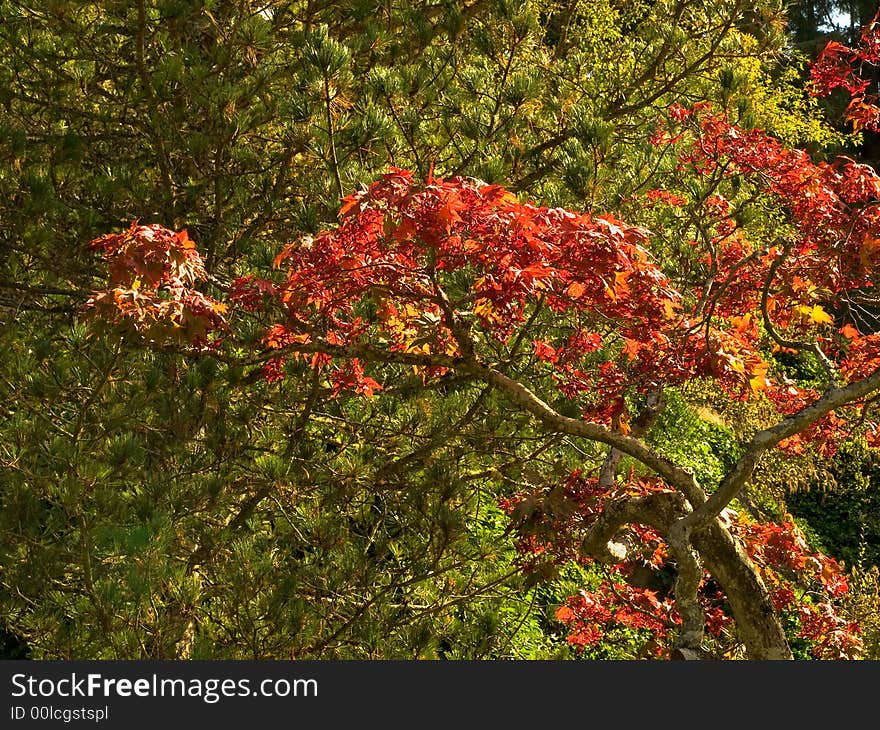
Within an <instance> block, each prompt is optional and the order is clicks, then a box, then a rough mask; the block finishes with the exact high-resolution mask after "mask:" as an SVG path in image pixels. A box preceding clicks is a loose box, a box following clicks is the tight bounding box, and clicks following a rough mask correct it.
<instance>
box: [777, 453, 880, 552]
mask: <svg viewBox="0 0 880 730" xmlns="http://www.w3.org/2000/svg"><path fill="white" fill-rule="evenodd" d="M786 504H787V505H788V508H789V509H790V510H791V512H792V513H793V514H794V515H796V516H797V517H799V518H801V520H802V521H804V522H806V523H807V524H808V525H809V527H810V529H811V530H812V532H813V533H814V534H815V535H816V536H817V537H818V539H819V543H820V544H821V546H822V547H823V549H824V550H825V551H826V552H827V553H828V554H830V555H833V556H834V557H836V558H838V559H841V560H844V561H845V562H846V564H847V565H851V566H862V567H865V568H867V567H870V566H872V565H874V566H876V565H880V461H878V454H877V452H876V450H875V449H869V448H868V447H867V446H866V445H865V444H864V443H863V442H860V441H852V442H849V443H845V444H841V447H840V450H839V451H838V453H837V454H836V455H835V457H834V460H833V464H832V466H831V468H830V470H829V474H828V479H827V480H825V481H823V482H820V483H814V484H812V485H811V487H810V488H809V489H807V490H799V491H795V492H794V493H792V494H791V495H789V496H788V498H787V499H786Z"/></svg>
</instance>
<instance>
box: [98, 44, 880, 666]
mask: <svg viewBox="0 0 880 730" xmlns="http://www.w3.org/2000/svg"><path fill="white" fill-rule="evenodd" d="M872 37H873V36H872ZM872 48H873V46H872ZM875 50H876V49H875ZM872 58H873V57H872ZM859 88H861V87H859ZM862 90H864V89H862ZM664 124H665V125H666V126H665V128H664V129H662V130H661V131H660V132H658V133H656V134H655V135H654V136H653V137H652V141H653V143H654V144H656V145H658V146H663V147H664V148H667V151H668V152H669V153H670V154H673V155H675V156H676V160H677V165H678V169H679V170H680V171H681V172H682V174H683V175H686V176H688V177H689V178H690V179H694V178H696V179H698V180H702V181H704V182H705V183H706V185H704V189H706V190H708V192H706V193H705V194H703V195H702V196H701V197H699V198H697V199H693V200H691V199H689V196H688V195H687V194H686V193H685V192H682V191H679V190H652V191H650V192H648V193H647V194H646V195H645V199H644V204H645V205H646V206H655V207H664V206H665V207H666V208H670V209H676V210H684V209H685V208H687V210H688V214H689V215H690V216H691V217H692V219H696V220H698V221H699V225H698V226H697V229H698V230H699V239H698V240H691V241H682V242H679V243H680V244H681V247H682V248H681V251H679V252H678V253H676V252H675V251H673V252H672V253H670V252H669V251H665V252H663V253H662V255H661V253H660V252H658V253H656V254H655V253H653V252H652V236H651V233H650V232H649V231H648V230H646V229H645V228H642V227H638V226H632V225H628V224H626V223H624V222H623V221H621V220H619V219H618V218H617V217H615V216H614V215H595V214H586V213H577V212H572V211H568V210H563V209H559V208H546V207H541V206H538V205H534V204H532V203H528V202H521V201H520V200H519V199H518V198H517V197H516V196H515V195H513V194H512V193H510V192H508V191H506V190H505V189H504V188H502V187H500V186H498V185H488V184H485V183H482V182H480V181H477V180H473V179H468V178H461V177H455V178H451V179H441V178H434V177H429V179H428V180H427V181H424V182H420V181H418V180H416V179H415V176H414V175H413V174H412V173H411V172H408V171H406V170H401V169H393V170H391V171H390V172H388V173H387V174H385V175H384V176H382V178H381V179H379V180H378V181H377V182H375V183H373V184H372V185H370V186H368V187H364V188H363V189H361V190H360V191H358V192H356V193H354V194H353V195H350V196H348V197H347V198H345V199H344V200H343V204H342V208H341V210H340V222H339V225H338V226H336V227H334V228H332V229H329V230H326V231H324V232H322V233H320V234H319V235H317V236H315V237H314V238H306V239H303V240H300V241H297V242H295V243H292V244H291V245H289V246H287V247H286V248H285V249H284V250H283V251H282V252H281V253H280V254H279V255H278V257H277V259H276V261H275V264H276V267H278V268H280V269H282V270H283V271H284V277H283V280H281V281H269V280H265V279H258V278H254V277H244V278H241V279H238V280H236V281H235V282H233V283H232V284H231V285H230V286H229V287H228V292H227V293H228V302H229V304H230V305H231V308H232V310H233V311H232V316H231V318H230V322H232V323H233V324H234V313H235V309H236V308H237V309H240V310H242V311H248V312H261V311H262V312H264V316H266V317H267V318H271V320H272V321H271V323H267V326H266V329H265V334H264V336H263V339H262V343H261V344H262V348H263V350H262V352H261V353H260V354H259V355H258V356H257V358H256V360H257V361H259V363H261V367H262V374H263V376H264V377H265V378H266V379H267V380H270V381H274V380H278V379H282V378H284V377H285V361H286V360H288V359H296V358H299V359H303V360H305V361H306V362H307V363H308V365H309V367H311V368H312V369H314V370H315V371H323V372H324V373H325V375H326V378H327V382H328V383H329V384H330V386H331V387H332V392H333V393H334V394H335V395H340V394H342V393H344V392H351V393H355V394H359V395H362V396H365V397H372V396H374V395H379V396H380V395H381V393H382V389H383V383H384V384H387V382H388V379H389V378H392V377H393V374H394V372H396V370H395V368H396V367H397V366H400V365H403V366H407V368H415V369H416V370H417V371H418V372H419V373H420V374H421V376H422V377H423V378H424V380H425V381H426V382H428V381H430V380H432V379H438V378H442V377H444V376H445V375H446V374H448V373H450V372H454V373H456V374H458V375H461V376H465V377H467V378H471V379H473V380H477V381H481V382H483V383H485V384H487V385H490V386H492V387H494V388H495V389H496V390H497V391H498V392H499V393H501V394H502V395H503V396H505V397H506V398H507V399H508V400H509V402H510V403H511V404H513V405H515V406H517V407H518V408H520V409H522V410H523V411H525V412H526V413H527V414H529V415H530V416H531V417H532V419H533V421H534V423H535V426H536V427H537V428H539V429H541V430H543V431H544V432H545V433H554V434H555V433H564V434H568V435H569V436H572V437H576V438H580V439H585V440H588V441H593V442H599V443H601V444H605V445H607V446H608V447H610V450H609V452H608V456H607V458H606V460H605V464H604V465H603V468H602V470H601V471H600V473H598V474H594V475H589V474H584V473H582V472H575V473H573V474H571V475H570V476H569V477H568V478H567V479H566V480H564V482H563V483H561V484H558V485H556V486H555V487H553V489H551V490H550V492H549V494H551V495H553V498H552V499H551V498H550V497H548V496H547V494H546V493H542V494H521V495H517V496H515V497H512V498H508V499H506V500H505V501H504V506H505V507H506V508H507V509H508V510H509V512H510V514H511V519H512V521H513V523H514V525H515V526H516V528H517V529H518V531H519V535H520V549H521V553H522V556H523V563H524V566H525V567H527V568H528V567H531V568H534V567H535V566H537V565H539V564H540V563H541V562H546V561H550V562H552V561H559V560H568V559H575V560H580V561H599V562H601V563H604V564H606V565H607V566H608V568H607V570H608V580H607V581H605V583H603V585H602V586H601V587H600V588H599V589H598V590H596V591H593V592H587V591H583V592H581V593H580V594H578V595H576V596H573V597H572V598H571V599H569V600H568V601H567V602H566V603H565V605H564V606H562V607H561V608H560V609H559V611H558V613H557V618H558V619H559V621H560V622H562V623H564V624H565V625H566V626H568V627H569V631H570V635H569V641H571V642H572V643H573V644H575V645H578V646H586V645H590V644H592V643H595V642H596V641H598V640H599V639H600V638H601V637H602V636H603V634H604V632H606V631H608V630H610V629H611V628H613V627H615V626H625V627H631V628H639V629H646V630H648V631H650V632H651V633H652V634H653V635H654V637H655V639H656V647H658V652H660V653H668V652H669V649H670V647H671V648H672V649H673V651H674V653H676V654H677V655H681V656H696V655H699V654H700V652H701V645H702V640H703V638H704V635H705V632H706V631H707V630H708V632H709V633H711V634H714V635H719V634H720V633H722V632H724V631H730V630H732V627H735V630H736V632H737V634H738V636H739V639H740V640H741V641H742V642H743V643H744V644H745V646H746V649H747V651H748V654H749V656H750V657H753V658H786V657H790V656H791V652H790V649H789V646H788V643H787V641H786V637H785V634H784V632H783V629H782V625H781V622H780V615H781V614H782V613H785V612H788V613H789V614H791V615H795V616H797V617H798V619H799V622H800V624H799V625H800V627H801V628H800V631H801V632H802V635H803V636H805V637H807V638H809V639H810V640H811V641H812V642H813V646H814V649H813V651H814V653H815V654H816V655H817V656H828V657H852V656H857V655H858V651H859V646H860V642H859V639H858V635H857V627H856V626H854V625H851V624H848V623H847V622H845V621H844V620H842V619H841V618H840V617H838V616H837V615H836V613H835V611H834V603H833V601H834V598H835V597H836V596H838V595H840V594H841V592H843V591H845V590H846V580H845V578H844V576H843V573H842V570H841V567H840V566H839V565H838V564H837V563H836V562H835V561H834V560H832V559H830V558H827V557H825V556H823V555H821V554H819V553H817V552H814V551H811V550H810V549H809V548H808V546H807V544H806V541H805V540H804V538H803V536H802V535H801V534H800V533H799V532H798V530H797V529H796V528H795V527H794V525H793V524H792V523H791V522H790V521H786V522H783V523H782V524H760V523H755V522H753V521H751V520H749V519H746V518H745V517H743V516H740V515H739V514H738V513H736V512H733V511H732V510H731V509H730V504H731V502H732V500H734V499H735V498H736V497H737V495H738V494H739V493H740V491H741V489H742V488H743V486H744V485H745V484H746V483H747V482H748V481H749V479H750V478H751V476H752V473H753V471H754V468H755V465H756V463H757V462H758V460H759V458H760V457H761V455H762V454H763V453H764V452H766V451H767V450H769V449H772V448H781V449H785V450H789V451H795V452H796V451H798V450H803V449H804V448H805V447H807V446H808V447H809V448H811V449H813V450H815V451H817V452H818V453H820V454H822V455H825V456H828V455H831V454H833V453H834V450H835V448H836V444H837V443H838V442H839V441H840V440H841V439H842V438H846V437H848V436H852V435H856V434H866V435H867V436H868V438H869V439H874V438H876V436H875V432H874V422H873V420H872V416H871V411H870V403H869V402H868V399H869V398H870V397H871V396H872V395H873V394H875V393H876V392H877V391H878V390H880V334H877V333H873V332H870V331H860V329H859V328H858V327H857V326H854V325H853V324H852V323H844V322H840V321H837V320H835V318H834V316H832V313H833V312H834V311H837V310H838V309H840V306H841V304H842V303H845V302H846V301H847V299H848V297H850V296H851V295H852V292H854V291H857V290H862V289H865V288H870V287H872V286H873V279H872V275H873V271H874V268H875V266H876V264H877V261H878V258H880V178H878V176H877V175H876V174H875V173H874V171H873V170H872V169H871V168H869V167H867V166H864V165H859V164H857V163H855V162H854V161H852V160H849V159H846V158H841V159H839V160H837V161H836V162H834V163H830V164H828V163H820V164H816V163H814V162H812V161H811V159H810V158H809V156H808V155H807V154H806V153H805V152H803V151H798V150H791V149H787V148H785V147H784V146H783V145H782V144H781V143H779V142H778V141H777V140H776V139H774V138H773V137H771V136H769V135H767V134H765V133H763V132H761V131H758V130H744V129H740V128H738V127H736V126H735V125H733V124H731V123H730V122H729V121H728V120H727V119H726V118H724V117H723V116H721V115H718V114H715V113H712V112H711V111H710V110H709V109H708V108H706V107H702V106H699V105H698V106H697V107H695V108H692V109H685V108H683V107H678V106H676V107H673V108H672V109H671V110H670V114H669V116H668V119H666V120H665V122H664ZM743 180H746V181H747V182H748V185H750V186H751V189H752V190H753V191H755V195H757V196H760V197H761V198H762V199H763V200H764V201H765V204H766V205H768V206H771V207H772V208H773V209H774V210H777V211H780V214H781V215H782V216H783V218H784V220H783V221H782V223H781V224H780V225H778V226H776V227H774V228H773V229H767V230H768V231H770V232H769V233H766V235H763V233H762V229H758V230H757V233H756V232H755V230H753V229H748V228H747V227H745V226H744V225H743V224H741V222H740V218H739V215H738V212H739V211H738V208H737V204H736V203H735V201H734V200H733V197H732V196H733V193H730V192H729V191H732V190H735V189H737V188H738V186H740V185H741V184H742V181H743ZM94 245H95V247H96V248H98V249H100V250H101V251H102V252H103V253H104V256H105V257H106V258H107V259H108V261H109V264H110V266H109V274H110V285H109V288H108V289H107V290H106V291H102V292H97V293H96V294H95V295H94V297H93V299H92V300H91V303H90V306H91V307H92V308H93V309H94V310H96V311H98V312H100V313H102V314H103V315H104V316H105V317H110V318H111V319H112V320H114V321H116V322H120V323H125V324H126V325H127V326H128V327H129V329H131V330H133V331H134V332H135V333H137V334H138V335H139V336H142V337H146V338H147V339H148V340H150V341H153V342H156V341H159V340H161V339H162V338H163V337H165V338H167V337H169V336H174V337H176V338H177V339H178V340H181V339H183V340H187V341H189V342H191V343H194V344H195V345H197V346H198V347H200V348H202V349H204V348H205V347H206V346H207V345H206V343H207V342H208V340H209V338H210V336H211V335H212V334H213V333H216V332H218V331H219V330H221V329H224V328H227V326H228V327H230V329H231V330H232V332H231V334H230V336H232V337H234V327H233V326H232V325H228V324H227V322H226V320H225V319H224V317H223V315H224V314H225V306H226V305H224V304H223V303H220V302H218V301H215V300H213V299H211V298H210V297H207V296H206V295H204V294H201V293H200V292H197V291H196V290H195V289H194V288H193V287H194V286H195V285H196V284H197V283H198V282H199V281H200V280H203V279H204V269H203V267H202V266H201V261H200V259H199V258H198V254H197V252H196V251H195V249H194V248H193V245H192V243H191V241H189V239H188V238H187V237H186V235H185V234H175V233H172V232H170V231H167V230H165V229H161V228H159V227H156V226H136V225H133V226H132V228H131V229H130V230H129V231H128V232H126V233H124V234H119V235H116V236H105V237H103V238H101V239H98V240H97V241H96V242H95V243H94ZM682 251H683V253H682ZM688 252H689V253H688ZM676 256H678V258H676ZM664 259H665V264H664ZM682 262H686V265H684V264H683V263H682ZM676 263H677V264H678V268H676V266H675V265H676ZM670 266H671V268H669V269H668V270H667V268H666V267H670ZM215 349H216V348H215ZM780 352H782V353H795V354H798V353H799V354H801V355H803V356H806V357H811V358H813V359H814V360H815V361H816V362H817V363H818V364H819V365H820V366H821V370H822V372H823V373H824V383H823V384H822V385H821V386H820V387H817V386H816V385H815V383H814V384H812V385H810V386H809V387H806V386H803V385H801V384H799V383H798V382H795V381H793V380H791V379H789V378H788V377H787V376H786V374H785V371H784V369H780V368H778V367H776V365H775V359H774V356H775V354H778V353H780ZM514 363H516V367H513V365H514ZM698 377H701V378H711V379H712V380H714V382H715V383H717V385H718V387H719V388H720V389H722V391H723V392H725V393H726V394H727V395H728V397H729V398H732V399H738V400H743V399H749V398H766V399H768V400H769V401H770V402H771V403H772V404H773V405H774V406H775V409H776V412H777V413H778V419H777V421H776V422H775V423H773V424H771V425H769V426H767V427H765V428H762V429H760V430H758V431H757V432H756V433H755V434H754V435H753V436H752V438H751V439H750V440H749V441H748V442H747V443H745V444H743V445H742V450H741V453H740V455H739V457H738V459H737V461H736V463H735V464H734V465H733V467H732V468H731V469H730V470H729V472H728V473H727V474H726V475H725V476H724V478H723V479H722V480H721V481H720V483H719V484H717V485H713V486H714V491H711V492H710V493H708V492H707V489H706V487H707V486H709V485H702V484H700V483H698V481H697V479H696V478H695V476H694V474H693V473H692V472H691V471H689V470H687V469H684V468H682V467H681V466H680V465H677V464H675V463H673V462H671V461H670V460H669V459H667V458H665V457H663V456H662V455H661V454H659V453H658V452H656V451H655V450H653V449H652V448H651V446H650V445H649V444H648V442H647V441H646V440H645V439H643V438H642V436H643V435H644V434H645V433H646V432H647V430H648V429H649V427H650V425H651V422H652V419H653V417H654V416H655V415H656V412H657V411H658V410H659V409H660V408H662V405H663V392H664V389H669V388H674V387H675V386H677V385H680V384H682V383H684V382H686V381H688V380H691V379H694V378H698ZM548 388H550V389H552V390H554V391H556V395H558V394H562V395H564V396H565V397H566V398H567V399H568V400H569V401H571V402H572V403H573V404H576V407H577V410H578V411H579V415H577V416H574V417H573V416H571V415H564V414H562V413H560V412H559V411H558V410H556V409H555V408H553V407H552V406H551V405H549V404H548V401H550V400H551V396H553V397H554V398H555V397H556V395H553V394H552V393H551V392H548V390H547V389H548ZM635 402H638V403H641V404H643V406H642V407H641V408H640V410H633V406H632V405H630V404H632V403H635ZM623 454H625V455H628V456H629V457H630V458H631V459H632V460H633V462H634V463H637V464H640V469H641V471H640V472H639V473H638V474H636V473H633V474H631V475H630V476H629V477H621V476H620V475H618V474H617V465H618V463H619V461H620V457H621V455H623ZM545 492H546V490H545ZM542 495H543V496H542ZM560 499H561V500H562V503H563V504H565V505H566V506H565V508H564V509H559V508H558V504H559V500H560ZM554 500H556V501H555V502H554ZM554 505H555V506H554ZM639 566H648V567H650V568H651V569H654V570H657V571H660V570H664V569H666V568H668V567H670V566H671V567H672V568H673V569H674V573H675V576H676V577H675V582H674V588H673V589H672V590H670V591H668V592H667V593H666V594H664V595H660V594H658V593H657V591H655V590H649V589H647V588H639V587H637V586H634V585H631V584H630V583H628V582H627V580H626V578H627V575H629V574H631V573H632V572H633V570H635V569H636V568H637V567H639Z"/></svg>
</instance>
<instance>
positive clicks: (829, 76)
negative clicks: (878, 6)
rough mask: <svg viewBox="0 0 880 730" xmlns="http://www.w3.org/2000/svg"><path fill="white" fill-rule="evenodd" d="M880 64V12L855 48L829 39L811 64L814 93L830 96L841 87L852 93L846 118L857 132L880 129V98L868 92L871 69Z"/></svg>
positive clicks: (812, 89)
mask: <svg viewBox="0 0 880 730" xmlns="http://www.w3.org/2000/svg"><path fill="white" fill-rule="evenodd" d="M877 66H880V13H878V14H877V15H875V16H874V19H873V20H872V21H871V23H870V24H869V25H868V27H867V28H865V29H864V31H862V36H861V38H860V40H859V43H858V44H857V45H856V47H855V48H849V47H848V46H845V45H843V44H842V43H838V42H836V41H832V42H830V43H829V44H828V45H827V46H825V48H824V50H823V51H822V53H821V54H819V57H818V58H817V59H816V61H815V62H814V63H813V64H812V66H811V67H810V81H811V85H810V88H811V91H812V93H813V94H814V95H815V96H828V95H829V94H830V93H831V92H832V91H834V90H835V89H838V88H842V89H845V90H846V91H847V93H848V94H849V95H850V102H849V105H848V106H847V108H846V112H845V116H846V119H847V120H848V121H850V122H852V125H853V128H854V129H855V131H857V132H858V131H860V130H862V129H866V130H868V131H871V132H880V98H878V96H877V94H872V93H869V92H868V89H869V88H870V86H871V81H870V79H869V78H868V71H869V70H870V69H871V68H872V67H874V68H876V67H877Z"/></svg>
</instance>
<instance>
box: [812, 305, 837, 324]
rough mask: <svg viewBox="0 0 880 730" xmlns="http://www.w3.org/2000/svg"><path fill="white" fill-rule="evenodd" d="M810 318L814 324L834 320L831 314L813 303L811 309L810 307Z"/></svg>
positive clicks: (828, 322) (827, 322)
mask: <svg viewBox="0 0 880 730" xmlns="http://www.w3.org/2000/svg"><path fill="white" fill-rule="evenodd" d="M810 319H812V320H813V321H814V322H815V323H816V324H831V323H832V322H833V321H834V319H833V318H832V317H831V315H830V314H828V312H826V311H825V310H824V309H822V307H820V306H819V305H818V304H814V305H813V307H812V309H810Z"/></svg>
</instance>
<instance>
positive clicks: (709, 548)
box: [581, 492, 792, 660]
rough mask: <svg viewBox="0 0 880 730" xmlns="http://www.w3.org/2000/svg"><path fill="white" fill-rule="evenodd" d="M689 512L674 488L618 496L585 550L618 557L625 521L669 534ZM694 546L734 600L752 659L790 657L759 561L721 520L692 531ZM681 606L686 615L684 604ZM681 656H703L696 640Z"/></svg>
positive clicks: (681, 649) (598, 557)
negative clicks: (615, 550) (614, 549)
mask: <svg viewBox="0 0 880 730" xmlns="http://www.w3.org/2000/svg"><path fill="white" fill-rule="evenodd" d="M687 513H688V504H687V502H686V501H685V500H684V498H683V497H682V496H681V495H680V494H677V493H675V492H664V493H660V494H651V495H647V496H644V497H632V498H628V499H620V500H615V501H614V502H610V503H609V504H607V505H606V506H605V507H604V509H603V511H602V514H601V515H600V516H599V518H598V519H597V520H596V522H595V523H593V525H592V526H591V527H590V529H589V530H588V532H587V535H586V537H585V538H584V540H583V542H582V544H581V551H582V552H583V553H584V554H585V555H587V556H589V557H591V558H594V559H596V560H601V561H609V560H616V559H619V556H618V555H614V554H612V553H611V551H609V549H608V545H609V543H610V542H611V541H612V540H613V538H614V536H615V534H617V532H618V530H620V528H621V527H623V526H624V525H626V524H632V523H639V524H643V525H650V526H651V527H653V528H654V529H655V530H657V531H658V532H659V533H660V534H661V535H663V536H664V537H668V535H669V531H670V529H671V528H672V526H673V525H675V524H677V523H679V522H680V520H681V518H682V517H683V516H685V515H686V514H687ZM690 542H691V544H692V545H693V546H694V548H695V549H696V551H697V553H698V554H699V557H700V559H701V560H702V562H703V564H704V565H705V566H706V568H707V569H708V571H709V573H711V574H712V576H713V577H714V578H715V580H717V581H718V583H719V584H720V585H721V588H722V589H723V590H724V593H725V595H726V596H727V599H728V602H729V603H730V607H731V611H732V612H733V618H734V620H735V621H736V627H737V631H738V634H739V637H740V640H741V641H742V642H743V644H744V645H745V647H746V652H747V654H748V657H749V659H762V660H763V659H791V658H792V655H791V649H789V646H788V641H787V640H786V638H785V633H784V632H783V630H782V625H781V624H780V623H779V619H778V617H777V615H776V612H775V611H774V610H773V603H772V602H771V600H770V595H769V593H768V592H767V588H766V586H765V585H764V582H763V581H762V580H761V577H760V576H759V575H758V572H757V570H756V569H755V566H754V564H753V563H752V561H751V560H750V559H749V556H748V555H747V554H746V553H745V551H744V550H743V549H742V547H741V546H740V545H739V543H738V542H737V541H736V539H735V538H734V537H733V535H731V534H730V532H728V530H727V528H726V527H724V525H723V524H721V522H720V521H719V520H715V521H713V523H712V524H710V525H709V526H707V527H705V528H704V529H702V530H700V531H699V532H696V533H694V534H692V535H691V538H690ZM676 607H677V608H678V609H679V613H681V607H680V606H678V600H677V599H676ZM677 654H678V657H679V658H681V659H699V658H702V656H703V654H702V653H701V652H700V650H699V646H698V645H697V644H696V642H693V641H691V642H688V641H685V642H683V643H682V645H680V646H678V647H677Z"/></svg>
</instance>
